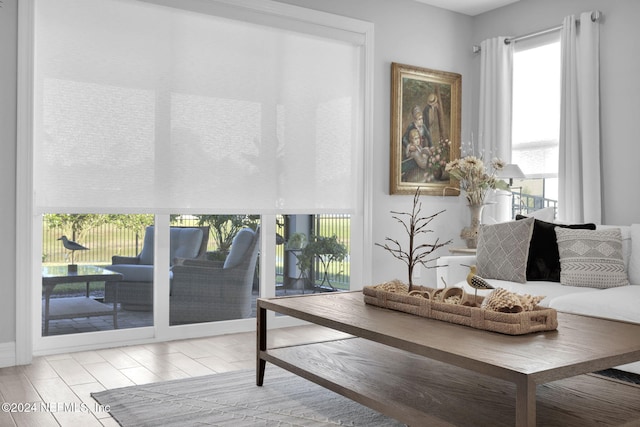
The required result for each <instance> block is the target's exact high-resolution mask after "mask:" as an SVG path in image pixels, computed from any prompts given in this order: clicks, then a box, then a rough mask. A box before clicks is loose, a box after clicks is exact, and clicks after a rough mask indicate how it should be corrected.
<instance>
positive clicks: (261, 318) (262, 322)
mask: <svg viewBox="0 0 640 427" xmlns="http://www.w3.org/2000/svg"><path fill="white" fill-rule="evenodd" d="M256 319H257V325H256V331H257V332H258V333H257V335H256V350H257V351H256V384H257V385H258V386H261V385H262V384H263V383H264V371H265V368H266V365H267V361H266V360H264V359H263V358H262V357H260V354H261V352H262V351H265V350H266V349H267V310H266V309H264V308H263V307H262V306H261V304H260V301H258V315H257V316H256Z"/></svg>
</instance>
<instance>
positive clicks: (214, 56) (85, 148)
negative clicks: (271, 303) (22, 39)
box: [18, 0, 373, 349]
mask: <svg viewBox="0 0 640 427" xmlns="http://www.w3.org/2000/svg"><path fill="white" fill-rule="evenodd" d="M27 3H29V4H30V5H33V16H30V17H28V18H25V16H26V15H27V14H23V17H22V19H23V20H28V22H27V25H25V27H29V26H31V28H32V35H33V44H34V59H33V63H29V64H28V65H29V66H30V67H28V68H29V69H28V71H31V69H32V71H33V81H32V82H31V81H29V82H28V83H25V82H24V81H23V82H22V85H23V86H25V87H26V86H28V89H23V90H22V92H21V93H22V95H23V97H24V98H25V99H29V101H25V102H24V104H25V106H26V107H24V108H25V110H26V109H28V112H27V111H25V112H24V115H25V116H27V117H28V118H29V119H30V120H31V121H32V122H31V123H29V124H28V125H31V126H30V128H29V130H28V131H26V130H25V131H23V134H24V135H26V137H25V138H24V139H25V143H26V144H29V146H30V149H29V150H27V151H28V154H27V155H24V156H21V161H22V163H21V166H24V168H21V170H26V171H29V172H30V175H29V174H28V173H27V174H25V176H23V177H22V181H23V182H25V183H27V184H25V187H29V188H27V189H26V190H27V191H25V194H32V195H33V199H32V200H31V199H26V200H28V203H25V206H29V208H28V210H29V212H24V215H21V216H22V217H25V218H34V220H33V223H32V224H31V225H30V226H29V227H24V228H25V229H27V228H28V229H31V230H38V228H41V227H42V226H43V224H45V225H46V221H48V219H49V218H48V217H47V216H49V215H58V216H62V215H149V216H151V217H152V218H153V224H154V231H153V233H150V232H149V231H148V230H145V231H144V233H142V232H141V234H140V236H147V235H149V236H151V235H153V236H154V239H155V240H154V241H153V245H152V246H153V247H154V248H155V253H153V262H154V264H153V268H154V274H153V281H152V282H149V281H145V283H151V285H152V293H147V294H146V295H147V296H148V297H150V298H152V303H151V304H149V303H146V304H143V305H144V306H145V307H152V309H149V308H148V309H147V310H148V312H151V313H152V316H153V323H152V324H153V327H154V328H155V329H154V330H152V331H151V332H149V331H150V328H129V329H123V330H122V331H118V332H119V333H120V332H123V333H124V332H128V333H129V335H128V339H131V340H135V339H138V338H142V339H149V338H150V337H156V338H157V337H164V338H170V337H180V336H184V335H180V334H182V332H177V331H186V330H187V329H186V328H190V327H192V326H193V327H196V326H197V325H194V324H197V323H201V320H200V318H195V317H194V318H186V317H185V318H182V317H181V318H179V319H178V318H177V317H173V318H172V317H170V311H171V310H170V309H174V312H175V311H176V310H177V309H179V310H180V311H181V313H184V312H185V310H183V309H184V307H183V305H184V304H182V302H183V301H182V300H180V304H178V303H176V301H177V300H176V301H173V302H170V300H169V296H170V295H171V296H173V295H175V294H176V293H175V292H174V291H175V289H176V288H175V287H174V285H175V284H176V283H177V282H179V283H180V284H181V290H182V289H193V288H194V287H193V286H190V285H191V284H193V283H195V281H196V279H194V277H195V275H190V274H185V272H184V271H180V272H179V273H178V274H173V276H172V275H170V274H168V272H169V271H170V269H173V268H174V259H173V257H172V256H171V254H172V252H171V250H172V248H173V242H174V241H175V239H174V237H175V236H174V234H175V235H177V233H175V232H174V231H173V229H174V227H178V226H180V225H176V223H175V219H176V217H180V218H187V217H192V218H202V217H210V218H213V217H214V216H224V215H228V214H229V213H232V214H233V216H237V217H248V216H251V217H254V216H255V217H256V218H257V221H256V223H255V224H254V223H252V224H250V225H251V227H253V228H254V229H257V225H258V224H259V228H260V234H259V235H260V242H259V245H260V247H259V258H258V260H257V263H256V265H257V267H256V268H255V270H256V271H255V276H256V277H258V278H259V279H260V283H256V284H254V286H252V289H251V291H252V297H253V298H255V297H256V296H272V295H275V292H276V291H275V289H276V286H277V283H276V280H275V277H274V274H273V272H274V271H276V267H277V264H278V262H279V260H281V257H279V256H278V255H277V251H278V250H279V249H278V248H279V247H281V245H279V244H278V237H277V236H278V218H280V217H281V216H282V215H289V216H292V215H309V216H312V217H313V218H316V217H320V216H323V215H343V216H345V217H347V218H349V219H348V222H349V227H348V232H349V233H350V234H351V235H350V236H348V237H345V238H344V239H346V240H347V241H356V242H358V243H357V245H359V247H360V248H361V247H362V246H363V245H365V243H366V242H364V239H365V236H364V234H365V233H363V227H364V225H363V222H364V212H363V209H364V200H365V197H366V195H365V193H364V190H363V188H364V187H365V183H366V182H368V180H367V179H365V174H366V173H368V172H367V171H366V170H365V158H366V154H365V150H368V148H366V147H367V146H370V144H369V145H367V144H365V141H364V140H365V138H366V137H367V136H368V135H370V130H368V128H369V127H370V124H369V121H370V114H371V106H370V105H367V103H368V102H370V99H371V97H370V96H368V95H367V93H368V92H370V90H371V82H372V80H371V64H372V62H371V57H370V55H371V52H372V51H373V50H372V48H370V47H369V46H368V45H367V43H370V41H371V40H372V37H371V30H372V26H371V24H368V23H364V22H361V21H357V20H353V19H350V18H343V17H333V16H331V15H328V14H315V13H314V12H313V11H310V10H302V9H300V8H297V7H294V6H290V5H285V4H282V3H278V2H272V3H270V2H265V1H259V0H256V1H253V0H248V1H246V2H243V5H241V6H238V5H236V4H234V3H233V2H230V1H228V0H211V1H207V2H184V3H183V2H179V1H175V2H174V3H175V4H172V2H166V1H158V2H156V1H153V0H145V1H137V0H55V1H51V0H27ZM159 3H162V4H159ZM167 4H169V5H167ZM25 10H28V11H29V12H31V10H30V9H29V8H25ZM28 56H29V55H25V57H28ZM26 61H27V62H28V61H30V59H27V60H26ZM25 74H29V73H25ZM31 90H32V91H33V98H32V99H33V104H32V105H31V104H30V102H31V101H30V100H31V97H30V96H29V95H28V94H29V93H30V92H31ZM25 127H27V126H25ZM31 134H32V135H31ZM25 197H26V196H25ZM18 205H19V206H20V205H21V204H20V203H18ZM43 218H44V219H43ZM200 225H202V224H200ZM205 225H209V226H211V223H209V224H205ZM324 225H325V222H321V223H318V224H316V225H314V226H313V227H312V228H309V229H307V230H305V232H306V233H307V234H308V235H309V237H311V233H315V235H319V234H320V233H325V230H324V229H323V228H322V227H324ZM47 226H48V225H47ZM298 232H299V231H298ZM20 233H21V234H22V235H25V236H30V235H31V233H30V232H27V231H26V230H22V231H21V232H20ZM40 236H42V234H40V233H37V232H36V233H35V235H34V239H32V240H34V242H33V245H32V246H31V245H30V246H27V247H28V249H29V250H28V251H25V252H30V253H28V254H27V253H25V254H21V255H25V258H29V259H30V262H29V265H28V266H27V268H26V269H22V270H27V271H29V274H30V275H31V276H30V277H28V278H25V279H26V280H27V281H30V282H31V283H33V290H32V292H31V294H32V295H33V294H36V295H38V298H33V297H32V298H30V299H31V301H32V302H31V303H30V304H29V305H30V311H36V312H38V311H40V310H39V309H38V308H39V307H40V298H39V296H40V295H41V292H39V291H40V289H41V283H40V280H41V277H37V276H39V274H38V271H37V268H35V266H38V265H40V264H42V260H41V258H42V256H43V253H44V251H48V249H47V248H46V247H44V246H45V245H46V244H47V242H46V241H45V240H44V239H40ZM70 237H72V236H70ZM182 237H183V236H182V235H181V236H180V239H182ZM192 237H193V236H192ZM329 237H331V236H329ZM141 238H142V237H141ZM97 246H98V245H95V244H94V245H93V247H94V248H97ZM56 249H59V248H58V247H56ZM152 249H153V248H152ZM107 252H113V254H114V255H117V253H118V250H117V248H115V247H114V248H113V251H107ZM209 252H210V251H209ZM356 252H357V255H356V256H354V257H350V256H347V257H345V259H346V260H342V261H344V262H342V263H337V262H334V263H332V265H331V266H330V267H331V268H329V266H326V268H325V266H324V265H322V260H323V256H324V255H323V254H321V255H320V256H318V257H315V259H314V263H315V264H314V265H313V266H311V268H310V270H309V271H308V272H307V273H306V274H307V275H308V280H309V281H310V283H311V285H310V288H317V289H316V290H319V289H322V290H325V288H327V287H329V288H331V286H336V285H337V284H338V283H339V282H340V281H341V280H342V279H343V278H344V277H342V276H344V275H347V276H348V277H353V275H354V274H355V275H356V279H357V280H356V282H357V283H366V280H362V274H363V271H364V270H365V269H364V268H363V267H362V266H363V255H362V252H363V251H362V250H358V251H356ZM255 253H257V252H254V251H253V249H251V254H255ZM27 255H28V256H27ZM97 255H98V254H97V253H95V254H92V255H91V256H90V257H89V258H86V257H87V256H88V255H87V254H85V255H83V256H84V257H85V258H83V259H78V261H82V263H87V264H88V263H91V264H103V265H104V264H105V263H107V264H108V263H109V260H108V259H107V260H106V261H105V260H100V259H98V258H96V256H97ZM133 256H136V254H133ZM18 258H21V256H19V257H18ZM325 259H326V257H325ZM49 261H51V260H49ZM74 261H75V260H74ZM46 262H47V261H46V260H45V263H46ZM317 262H320V263H321V265H320V266H318V264H317ZM60 263H61V264H63V265H66V264H67V263H68V261H67V260H62V261H60ZM344 266H347V268H348V270H347V269H345V268H344ZM354 266H355V268H354ZM192 267H197V266H192ZM334 267H336V268H338V270H335V271H334V270H333V268H334ZM339 268H343V269H342V270H340V269H339ZM123 269H124V267H123ZM22 270H21V271H22ZM178 270H179V269H178ZM171 271H173V270H171ZM265 271H269V272H270V274H264V272H265ZM319 272H321V273H322V275H321V276H319V277H316V276H312V274H314V275H315V274H317V273H319ZM325 272H326V274H325ZM294 273H295V271H294V272H293V273H292V274H294ZM176 277H177V278H178V279H179V280H178V281H177V282H176ZM185 284H186V285H185ZM347 286H348V285H347ZM108 287H110V288H113V286H108ZM147 287H148V286H147ZM106 288H107V286H105V290H104V291H103V292H104V298H105V301H108V300H113V296H112V295H110V294H109V292H108V291H107V290H106ZM81 291H82V289H81V290H80V291H78V292H81ZM89 291H90V292H91V291H92V289H90V290H89ZM188 292H191V290H189V291H188ZM85 295H86V292H85ZM123 298H124V296H123V295H119V296H117V299H118V301H121V299H123ZM189 298H192V299H193V296H192V295H187V296H186V297H185V299H186V300H188V299H189ZM131 301H133V300H131ZM253 303H254V301H253V300H252V304H253ZM36 304H37V307H38V308H36ZM128 305H129V308H131V310H130V311H134V310H135V309H137V308H139V307H138V305H137V304H133V303H129V304H128ZM186 305H188V304H186ZM187 308H188V307H187ZM201 311H204V310H201ZM250 315H252V313H251V314H250ZM231 317H237V316H236V315H235V314H234V315H233V316H231ZM241 317H244V312H243V315H242V316H241ZM34 319H35V318H34ZM172 319H174V320H175V319H177V320H175V321H174V320H172ZM185 319H186V320H185ZM35 320H37V319H35ZM244 320H247V321H246V322H244V323H243V324H244V325H246V327H247V330H248V329H251V328H253V327H254V326H255V325H254V323H255V322H252V321H250V319H244ZM204 321H206V319H205V320H204ZM18 323H19V324H20V323H21V322H20V321H18ZM114 323H115V317H114ZM218 323H225V322H218ZM228 323H229V322H226V323H225V325H224V327H221V328H222V329H221V331H222V332H224V331H230V330H232V329H233V327H230V326H228V325H227V324H228ZM235 324H237V322H236V323H235ZM170 325H174V326H175V327H170ZM224 328H226V329H224ZM33 329H34V330H35V328H33ZM39 329H40V328H39V327H38V330H39ZM141 329H145V330H144V331H139V330H141ZM191 330H195V329H189V331H191ZM200 330H201V331H202V333H203V334H205V333H211V332H212V329H210V328H208V329H204V328H201V329H200ZM111 332H115V331H111ZM134 333H135V334H136V335H134ZM185 333H186V332H185ZM172 334H173V335H172ZM189 334H191V332H189ZM45 335H46V334H45ZM86 335H89V334H82V336H81V337H78V339H84V338H85V336H86ZM105 336H106V335H105ZM108 337H109V339H111V338H112V337H115V335H108ZM48 338H58V337H48ZM114 339H115V340H122V339H123V338H121V337H120V336H118V337H117V338H114ZM106 341H107V340H105V339H102V337H101V338H100V339H94V340H93V341H92V342H91V343H92V344H91V345H98V344H96V343H98V342H100V343H103V342H106ZM53 342H54V340H52V339H50V340H47V341H44V340H43V341H40V342H36V344H35V347H39V348H40V349H49V348H53V347H55V345H49V343H53ZM60 342H62V341H60ZM65 342H66V343H71V342H72V341H70V340H67V341H65ZM87 342H89V341H87ZM73 343H74V345H77V344H76V342H75V341H74V342H73ZM69 345H70V344H69Z"/></svg>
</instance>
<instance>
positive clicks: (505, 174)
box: [496, 163, 526, 179]
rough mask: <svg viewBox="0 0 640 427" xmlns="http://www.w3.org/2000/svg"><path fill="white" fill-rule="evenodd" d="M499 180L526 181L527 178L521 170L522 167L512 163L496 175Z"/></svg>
mask: <svg viewBox="0 0 640 427" xmlns="http://www.w3.org/2000/svg"><path fill="white" fill-rule="evenodd" d="M496 176H497V177H498V178H501V179H524V178H526V176H525V175H524V173H523V172H522V169H520V166H518V165H516V164H515V163H510V164H507V165H505V166H504V168H502V170H500V171H498V173H497V174H496Z"/></svg>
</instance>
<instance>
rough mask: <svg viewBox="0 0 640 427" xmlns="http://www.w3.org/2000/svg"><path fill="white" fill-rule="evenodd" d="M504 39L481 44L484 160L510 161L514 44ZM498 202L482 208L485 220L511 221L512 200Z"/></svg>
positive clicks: (498, 198)
mask: <svg viewBox="0 0 640 427" xmlns="http://www.w3.org/2000/svg"><path fill="white" fill-rule="evenodd" d="M505 39H506V37H495V38H492V39H487V40H484V41H483V42H482V43H481V44H480V49H481V53H480V67H481V70H480V114H479V116H480V125H479V132H480V135H479V141H478V142H479V146H478V151H479V153H478V154H480V155H482V156H483V157H484V158H485V161H490V160H491V159H492V158H494V157H498V158H500V159H502V160H504V161H505V162H507V163H510V162H511V103H512V81H513V44H512V43H509V44H505V42H504V41H505ZM494 201H496V202H497V203H496V204H495V205H493V206H490V207H487V208H485V218H486V217H487V216H491V217H492V218H493V219H494V220H495V221H499V222H501V221H506V220H508V219H510V217H511V215H510V214H509V212H510V203H511V198H510V197H506V196H500V195H498V196H496V197H495V198H494Z"/></svg>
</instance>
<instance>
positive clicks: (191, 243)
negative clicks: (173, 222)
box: [169, 228, 203, 260]
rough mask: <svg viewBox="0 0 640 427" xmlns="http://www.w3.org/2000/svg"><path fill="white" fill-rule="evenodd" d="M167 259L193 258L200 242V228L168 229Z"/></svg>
mask: <svg viewBox="0 0 640 427" xmlns="http://www.w3.org/2000/svg"><path fill="white" fill-rule="evenodd" d="M169 232H170V233H171V234H170V238H169V242H170V247H169V259H170V260H173V259H174V258H187V259H191V258H195V257H197V256H198V252H199V251H200V245H201V244H202V235H203V233H202V230H200V229H199V228H171V229H170V231H169Z"/></svg>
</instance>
